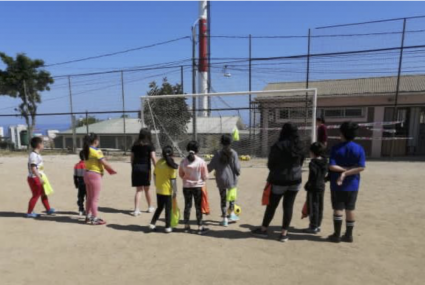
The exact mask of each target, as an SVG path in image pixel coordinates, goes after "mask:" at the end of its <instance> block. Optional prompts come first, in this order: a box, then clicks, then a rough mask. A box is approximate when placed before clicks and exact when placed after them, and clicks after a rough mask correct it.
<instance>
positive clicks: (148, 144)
mask: <svg viewBox="0 0 425 285" xmlns="http://www.w3.org/2000/svg"><path fill="white" fill-rule="evenodd" d="M152 163H153V165H154V166H155V164H156V157H155V147H154V146H153V144H152V139H151V132H150V131H149V130H148V129H141V130H140V133H139V138H138V140H137V141H136V142H135V143H134V145H133V147H132V148H131V168H132V171H131V184H132V186H133V187H136V195H135V197H134V212H133V215H134V216H139V215H140V214H141V213H142V212H140V198H141V196H142V192H145V197H146V201H147V202H148V212H149V213H152V212H153V211H154V210H155V208H154V207H153V206H152V199H151V194H150V193H149V187H150V185H151V164H152Z"/></svg>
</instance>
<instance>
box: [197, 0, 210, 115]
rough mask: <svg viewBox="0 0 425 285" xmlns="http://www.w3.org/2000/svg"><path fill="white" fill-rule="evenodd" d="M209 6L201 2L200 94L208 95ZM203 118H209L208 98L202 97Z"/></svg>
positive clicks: (200, 113)
mask: <svg viewBox="0 0 425 285" xmlns="http://www.w3.org/2000/svg"><path fill="white" fill-rule="evenodd" d="M207 17H208V5H207V1H199V67H198V93H199V94H206V93H208V26H207V25H208V21H207ZM198 108H199V110H200V111H199V112H198V115H199V116H201V117H207V116H208V109H209V106H208V97H207V96H202V97H200V98H199V101H198Z"/></svg>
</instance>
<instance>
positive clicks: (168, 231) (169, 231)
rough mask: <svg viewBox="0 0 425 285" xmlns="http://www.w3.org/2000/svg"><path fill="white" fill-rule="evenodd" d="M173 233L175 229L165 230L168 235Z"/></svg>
mask: <svg viewBox="0 0 425 285" xmlns="http://www.w3.org/2000/svg"><path fill="white" fill-rule="evenodd" d="M172 231H173V229H172V228H166V229H165V232H166V233H167V234H169V233H171V232H172Z"/></svg>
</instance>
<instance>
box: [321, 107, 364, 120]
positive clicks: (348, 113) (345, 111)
mask: <svg viewBox="0 0 425 285" xmlns="http://www.w3.org/2000/svg"><path fill="white" fill-rule="evenodd" d="M322 114H324V116H325V118H360V117H363V116H364V109H363V108H341V109H324V110H323V112H322Z"/></svg>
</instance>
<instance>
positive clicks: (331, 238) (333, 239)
mask: <svg viewBox="0 0 425 285" xmlns="http://www.w3.org/2000/svg"><path fill="white" fill-rule="evenodd" d="M328 241H330V242H334V243H340V242H341V237H339V236H337V235H336V234H332V235H330V236H328Z"/></svg>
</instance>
